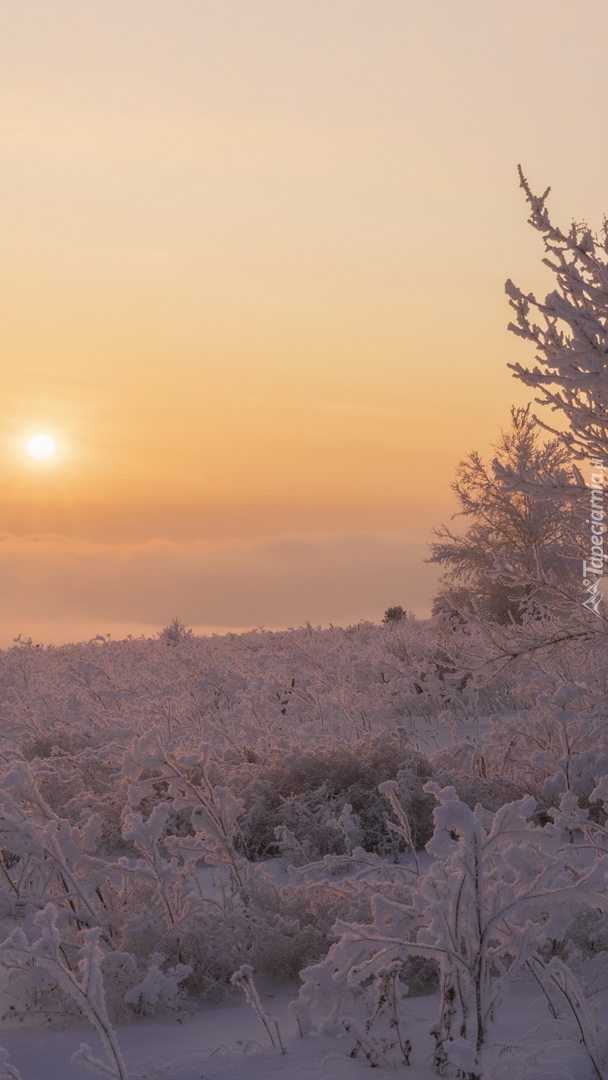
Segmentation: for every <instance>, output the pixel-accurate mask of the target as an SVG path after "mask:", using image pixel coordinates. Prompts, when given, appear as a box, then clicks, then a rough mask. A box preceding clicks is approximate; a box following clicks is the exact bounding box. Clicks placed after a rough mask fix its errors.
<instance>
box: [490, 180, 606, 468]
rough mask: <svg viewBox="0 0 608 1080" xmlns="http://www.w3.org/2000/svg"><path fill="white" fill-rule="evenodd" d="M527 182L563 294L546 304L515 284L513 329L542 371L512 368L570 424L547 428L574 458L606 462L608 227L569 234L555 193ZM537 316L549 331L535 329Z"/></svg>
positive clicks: (575, 227)
mask: <svg viewBox="0 0 608 1080" xmlns="http://www.w3.org/2000/svg"><path fill="white" fill-rule="evenodd" d="M519 178H520V184H521V186H522V188H523V189H524V192H525V195H526V199H527V201H528V203H529V206H530V217H529V219H528V220H529V222H530V224H531V225H532V227H533V228H534V229H536V230H537V231H538V232H540V233H541V235H542V237H543V240H544V244H545V252H546V254H545V258H544V259H543V262H544V264H545V265H546V266H548V267H549V269H550V270H552V271H553V273H554V274H555V277H556V284H557V288H556V289H554V290H553V292H550V293H549V294H548V295H547V296H546V297H545V299H544V301H540V300H537V299H536V297H535V296H534V295H533V294H532V293H523V292H522V290H521V289H519V288H518V287H517V286H516V285H514V284H513V282H512V281H507V284H506V291H507V294H508V296H509V297H510V301H511V306H512V307H513V309H514V310H515V314H516V322H515V323H511V325H510V329H511V330H512V331H513V332H514V333H515V334H518V335H519V336H520V337H523V338H524V339H525V340H527V341H531V342H532V343H533V344H534V345H535V347H536V350H537V351H536V359H537V361H538V362H539V364H540V366H538V365H537V366H535V367H533V368H526V367H523V366H522V365H521V364H519V363H518V364H511V365H509V366H510V367H511V368H512V369H513V370H514V372H515V375H516V377H517V378H518V379H521V381H522V382H523V383H525V385H526V386H530V387H532V388H533V389H534V390H537V391H538V392H539V393H540V397H539V398H537V400H538V402H539V403H540V404H544V405H549V407H550V408H551V410H552V411H553V412H557V413H558V415H560V414H561V417H562V418H564V419H566V420H567V422H568V425H569V430H566V431H563V430H560V429H559V428H552V427H551V426H550V425H548V424H545V423H544V422H543V421H541V423H542V424H543V426H545V427H546V428H547V430H549V431H552V432H553V433H554V434H555V435H556V436H557V438H559V439H561V441H562V442H563V443H564V444H565V446H566V447H567V448H568V450H569V451H570V453H571V454H572V455H573V456H575V457H578V458H579V459H586V458H603V457H605V456H606V455H607V454H608V220H607V219H604V223H603V226H602V229H601V231H600V234H599V236H594V235H593V233H592V232H591V230H590V229H589V228H588V226H587V225H585V224H576V223H573V224H572V225H571V227H570V229H569V230H568V232H566V233H564V232H562V231H561V229H560V228H558V227H557V226H556V225H554V224H553V223H552V221H551V218H550V216H549V211H548V210H547V207H546V201H547V197H548V195H549V192H550V190H551V189H550V188H547V190H546V191H545V192H544V194H543V195H534V194H533V193H532V191H531V189H530V186H529V184H528V181H527V180H526V178H525V176H524V174H523V172H522V170H521V167H520V168H519ZM534 310H535V311H536V312H538V314H539V315H540V316H542V324H541V325H539V324H537V323H536V322H534V315H533V311H534Z"/></svg>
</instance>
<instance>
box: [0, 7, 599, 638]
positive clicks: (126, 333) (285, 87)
mask: <svg viewBox="0 0 608 1080" xmlns="http://www.w3.org/2000/svg"><path fill="white" fill-rule="evenodd" d="M607 35H608V6H607V5H606V4H605V2H604V0H597V2H584V0H583V2H579V3H578V4H577V5H574V4H572V3H565V2H562V0H552V2H551V3H549V2H545V0H539V2H535V0H512V2H510V3H508V4H506V3H505V4H499V3H495V4H492V3H488V2H487V0H464V2H453V0H444V2H435V3H429V2H428V0H365V2H363V0H255V2H252V0H104V3H103V4H90V3H86V4H83V3H82V0H18V2H17V0H8V2H7V3H6V4H5V5H4V6H3V10H2V12H1V13H0V117H1V119H0V153H1V155H2V169H1V170H0V189H1V191H0V195H1V197H0V215H1V217H2V233H3V247H2V253H1V254H0V273H1V276H2V290H1V295H2V299H1V306H2V311H1V316H2V386H3V394H2V402H1V405H0V439H1V444H0V449H1V459H0V470H1V473H2V476H1V480H2V488H3V492H4V499H3V504H2V511H1V514H0V534H2V537H3V539H2V540H1V541H0V552H1V553H2V557H1V558H0V587H1V588H2V595H3V598H4V599H3V612H2V616H1V618H0V645H6V644H7V643H10V641H11V640H12V638H13V637H14V636H16V634H18V633H22V634H24V635H29V634H31V635H32V636H33V637H34V638H35V639H36V640H41V641H54V642H60V641H63V640H68V639H73V638H75V637H86V636H89V635H90V634H94V633H97V632H103V633H106V632H108V631H111V632H112V633H113V634H115V635H118V634H122V633H127V632H133V633H139V632H149V633H153V632H155V631H156V630H157V629H158V628H159V627H160V626H162V625H165V624H166V623H167V622H169V621H170V619H171V618H172V617H173V615H175V614H179V615H180V616H181V617H182V618H183V619H184V620H185V621H186V622H187V623H188V625H192V626H196V627H211V628H216V629H222V628H227V629H233V628H243V627H247V626H252V625H261V624H263V625H266V626H277V627H279V626H284V625H297V624H299V623H302V622H304V621H305V620H306V619H309V620H310V621H311V622H312V623H313V624H316V623H321V622H324V623H327V622H329V621H333V622H335V623H338V622H349V621H355V620H357V619H359V618H373V619H378V618H380V617H381V615H382V612H383V611H384V609H385V608H386V607H387V606H388V605H389V604H392V603H402V604H403V605H404V606H406V607H410V608H412V609H414V610H415V611H417V612H418V613H419V614H425V613H427V612H428V610H429V600H430V597H431V595H432V592H433V588H434V581H435V579H436V573H435V571H434V569H433V568H431V567H428V566H425V565H424V564H423V563H422V559H423V558H424V555H425V544H424V542H425V541H426V540H427V539H429V537H430V529H431V526H432V525H433V524H439V523H440V522H441V521H442V520H445V519H447V518H448V517H449V514H450V513H451V511H452V509H453V508H452V504H451V501H450V493H449V483H450V481H451V479H452V476H453V472H454V467H455V465H456V463H457V461H458V460H459V459H460V458H461V457H462V456H463V455H464V454H465V453H467V452H468V451H469V450H472V449H479V450H481V451H482V452H483V453H485V454H486V455H487V453H488V448H489V444H490V443H491V442H492V441H493V440H494V439H495V438H496V437H497V434H498V431H499V428H500V427H501V426H503V425H504V424H505V423H506V422H507V420H508V409H509V405H510V404H511V403H516V404H519V403H522V402H524V401H525V400H527V398H526V395H525V392H524V389H523V388H520V386H519V384H517V383H516V382H515V381H514V380H513V379H512V377H511V375H510V373H509V372H508V371H507V368H506V364H507V362H509V361H513V360H516V359H518V360H521V361H525V360H526V359H528V358H529V353H528V352H527V350H526V347H525V346H524V345H523V344H522V343H520V342H518V341H517V340H516V339H515V338H512V337H511V335H509V334H508V333H507V331H506V323H507V322H508V317H509V316H508V307H507V303H506V299H505V297H504V293H503V285H504V280H505V278H506V277H508V276H510V277H513V278H514V279H515V280H516V281H517V282H518V283H519V284H521V285H522V286H523V287H525V288H534V289H539V290H540V291H542V290H543V289H545V287H550V285H551V280H550V278H549V276H548V274H546V272H544V271H543V270H542V268H541V267H540V265H539V264H540V242H539V240H538V238H537V237H536V236H535V234H533V233H532V231H531V230H530V229H529V227H528V226H526V223H525V218H526V213H525V207H524V204H523V199H522V197H521V193H520V192H519V191H518V188H517V179H516V173H515V166H516V163H517V162H518V161H521V162H522V163H523V165H524V167H525V169H526V171H527V173H528V176H529V177H530V179H531V182H532V183H533V185H534V186H535V187H536V188H538V189H541V188H542V187H544V186H545V185H546V184H548V183H552V184H553V186H554V189H555V194H554V196H553V197H552V203H551V206H552V209H553V210H554V212H555V216H556V218H557V219H559V220H560V221H561V222H562V223H563V224H565V225H567V224H568V223H569V221H570V220H571V218H572V217H576V218H577V219H579V220H580V219H582V218H586V219H587V220H588V221H589V222H590V224H592V225H599V224H600V223H601V219H602V216H603V213H604V211H608V196H607V195H606V183H605V182H606V149H605V145H604V144H605V140H604V139H603V137H602V132H603V131H604V128H605V101H606V89H607V88H606V75H605V58H604V52H605V41H606V38H607ZM35 431H46V432H48V433H49V434H51V435H53V436H54V437H55V438H56V440H57V443H58V448H59V449H58V453H57V455H56V456H55V457H54V458H53V459H52V460H51V461H48V462H42V463H40V462H34V461H32V460H31V459H28V458H27V455H26V453H25V450H24V446H25V442H26V440H27V437H28V436H29V435H30V434H32V433H33V432H35Z"/></svg>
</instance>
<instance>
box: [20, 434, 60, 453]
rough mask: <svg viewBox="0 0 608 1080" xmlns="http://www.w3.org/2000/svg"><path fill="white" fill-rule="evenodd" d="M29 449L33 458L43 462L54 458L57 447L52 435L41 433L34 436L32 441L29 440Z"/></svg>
mask: <svg viewBox="0 0 608 1080" xmlns="http://www.w3.org/2000/svg"><path fill="white" fill-rule="evenodd" d="M27 449H28V453H29V454H31V455H32V457H35V458H38V459H39V460H42V459H43V458H50V457H52V456H53V454H54V453H55V451H56V449H57V446H56V444H55V440H54V439H52V438H51V436H50V435H43V434H42V433H39V434H38V435H32V437H31V439H28V442H27Z"/></svg>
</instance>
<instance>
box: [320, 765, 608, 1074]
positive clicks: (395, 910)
mask: <svg viewBox="0 0 608 1080" xmlns="http://www.w3.org/2000/svg"><path fill="white" fill-rule="evenodd" d="M428 787H429V790H431V791H432V792H433V794H434V795H435V797H436V798H437V800H438V803H439V805H438V807H437V808H436V810H435V826H436V829H435V834H434V836H433V839H432V840H431V841H430V842H429V844H428V845H427V850H428V851H429V853H430V854H431V855H433V856H434V858H435V861H434V862H433V863H432V865H431V866H430V867H429V869H428V870H427V871H426V872H425V873H424V874H421V875H420V876H419V879H418V882H417V884H416V886H415V887H414V886H412V887H411V888H409V889H406V890H405V891H404V896H403V899H402V900H401V901H400V902H395V901H393V900H387V899H385V898H383V897H380V896H378V897H376V898H375V899H374V901H373V904H372V911H373V920H372V923H371V924H369V925H361V924H355V923H352V924H347V923H344V924H342V923H339V924H338V925H337V927H336V933H337V934H338V941H337V942H336V944H335V945H333V946H332V948H331V949H330V951H329V953H328V955H327V957H326V959H325V960H324V961H322V962H321V963H320V964H317V965H314V966H313V967H310V968H308V969H307V970H305V971H304V972H303V973H302V978H303V979H304V986H303V988H302V991H301V995H300V1005H299V1009H300V1012H301V1014H302V1016H303V1017H306V1018H307V1021H308V1023H309V1024H310V1023H311V1022H313V1021H314V1018H315V1011H317V1010H319V1011H320V1012H321V1014H322V1017H323V1019H322V1020H321V1021H320V1023H321V1029H322V1030H338V1029H339V1023H340V1015H341V1014H342V1015H344V1010H345V1009H347V1008H348V1007H349V1006H352V1003H353V1001H354V999H355V997H356V994H357V992H358V991H359V992H361V989H362V988H363V989H365V986H366V984H367V983H368V982H369V980H370V979H371V978H373V977H374V976H375V975H376V974H377V973H378V971H379V970H382V969H384V968H385V967H386V965H387V964H389V963H393V962H397V961H399V962H402V961H403V960H405V959H406V958H407V957H410V956H423V957H433V958H435V959H436V960H437V962H438V964H439V967H440V971H441V991H440V1003H439V1015H438V1019H437V1023H436V1025H435V1027H434V1030H433V1034H434V1037H435V1058H434V1060H435V1066H436V1068H437V1069H438V1070H439V1071H443V1070H444V1069H445V1068H453V1069H454V1070H455V1072H456V1074H457V1075H462V1076H466V1077H468V1078H469V1080H480V1078H481V1076H482V1073H483V1067H484V1066H483V1059H484V1054H485V1050H486V1047H487V1043H488V1037H489V1032H490V1028H491V1024H492V1021H493V1019H494V1016H495V1013H496V1010H497V1008H498V1006H499V1004H500V1002H501V1000H502V997H503V996H504V993H505V991H506V988H507V986H508V984H509V983H510V982H511V981H512V980H513V978H514V977H515V975H516V974H518V973H520V972H521V971H522V969H523V968H525V966H526V965H531V964H532V962H533V960H534V958H535V957H536V956H537V955H538V950H539V947H540V946H541V945H542V944H543V943H544V942H545V941H546V940H547V939H549V938H556V937H560V936H562V934H563V931H564V930H565V928H566V927H567V926H568V924H569V922H570V918H571V915H570V913H569V911H568V904H567V901H568V900H570V899H573V898H574V897H575V895H576V897H577V898H580V899H581V900H584V901H586V902H587V903H590V904H592V905H595V906H599V907H604V908H605V907H608V900H606V895H605V884H606V866H605V865H604V863H602V862H600V863H599V864H598V865H597V866H594V865H592V866H591V867H590V868H588V867H587V868H585V866H584V859H583V860H582V862H581V863H580V866H579V867H578V868H575V865H576V864H575V862H574V865H573V860H574V856H573V853H571V852H570V851H566V852H564V851H562V850H561V848H560V836H559V833H558V831H557V830H551V829H541V828H539V827H537V826H534V825H533V824H532V823H531V821H530V819H531V817H532V815H533V813H534V809H535V802H534V800H533V799H530V798H529V799H525V800H521V801H519V802H515V803H511V804H509V805H507V806H505V807H503V808H502V809H501V810H499V811H498V812H497V813H496V814H494V815H493V814H491V813H489V812H488V811H485V810H484V809H483V808H482V807H481V806H478V807H477V808H476V809H475V811H471V810H470V809H469V807H467V806H466V805H465V804H464V803H463V802H461V801H460V800H459V799H458V797H457V795H456V793H455V791H454V789H453V788H444V789H440V788H438V787H437V786H436V785H433V784H429V785H428ZM540 962H541V961H539V963H540ZM328 1024H329V1028H328ZM336 1025H338V1027H336Z"/></svg>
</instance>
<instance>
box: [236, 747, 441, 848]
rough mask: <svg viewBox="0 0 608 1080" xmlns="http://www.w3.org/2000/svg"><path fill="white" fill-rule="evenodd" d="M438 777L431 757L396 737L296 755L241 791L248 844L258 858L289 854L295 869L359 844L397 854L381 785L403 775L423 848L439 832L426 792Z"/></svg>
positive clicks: (266, 768) (264, 770)
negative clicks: (427, 785) (426, 786)
mask: <svg viewBox="0 0 608 1080" xmlns="http://www.w3.org/2000/svg"><path fill="white" fill-rule="evenodd" d="M431 772H432V770H431V767H430V765H429V763H428V761H427V759H426V758H425V757H424V756H423V755H422V754H420V753H418V752H417V751H415V750H412V749H411V748H409V747H407V746H406V745H404V744H403V743H402V742H401V740H400V739H399V738H398V737H396V736H392V737H385V738H384V739H380V738H374V739H366V740H360V741H358V742H357V743H355V744H353V745H351V746H348V745H346V746H344V745H339V744H337V743H335V742H331V743H329V745H328V746H327V747H325V748H324V749H323V750H321V751H318V752H316V753H310V752H308V753H307V752H305V751H303V750H300V751H294V752H292V753H291V754H289V755H286V756H283V757H282V758H277V759H275V760H274V761H271V763H270V764H267V765H263V766H261V767H260V768H259V769H257V770H256V776H255V779H253V780H249V783H248V784H247V786H245V787H244V788H242V789H241V790H242V798H243V801H244V804H245V812H244V814H243V816H242V817H241V818H240V819H239V835H240V843H241V844H242V846H243V850H244V851H245V852H246V854H247V856H248V858H250V859H252V858H261V857H264V856H268V855H269V854H275V853H277V852H279V851H284V852H287V853H288V855H289V859H290V861H292V862H294V864H301V863H303V862H306V861H310V860H312V859H316V858H319V857H321V856H323V855H326V854H344V853H349V850H352V849H353V848H354V847H355V846H357V845H361V846H362V847H364V848H365V849H366V850H368V851H376V852H378V853H385V854H391V853H394V852H396V851H397V850H398V848H399V844H398V843H396V842H395V840H394V839H393V838H392V837H391V835H390V833H389V832H388V831H387V828H386V802H385V800H384V799H383V798H382V796H381V795H380V793H379V791H378V786H379V784H381V783H382V782H383V781H385V780H389V779H395V778H396V777H397V776H398V775H399V781H398V782H399V786H400V792H401V796H402V800H403V803H404V805H405V806H406V807H407V812H408V814H409V816H410V819H411V821H412V830H413V834H414V837H415V843H416V846H417V847H422V846H423V845H424V844H425V843H426V841H427V840H428V839H429V837H430V835H431V834H432V807H433V800H432V798H431V797H430V796H428V795H426V794H425V792H424V790H423V787H424V784H425V782H426V781H427V780H428V779H429V777H430V776H431ZM348 808H350V809H348ZM277 829H279V830H280V832H279V833H277Z"/></svg>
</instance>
